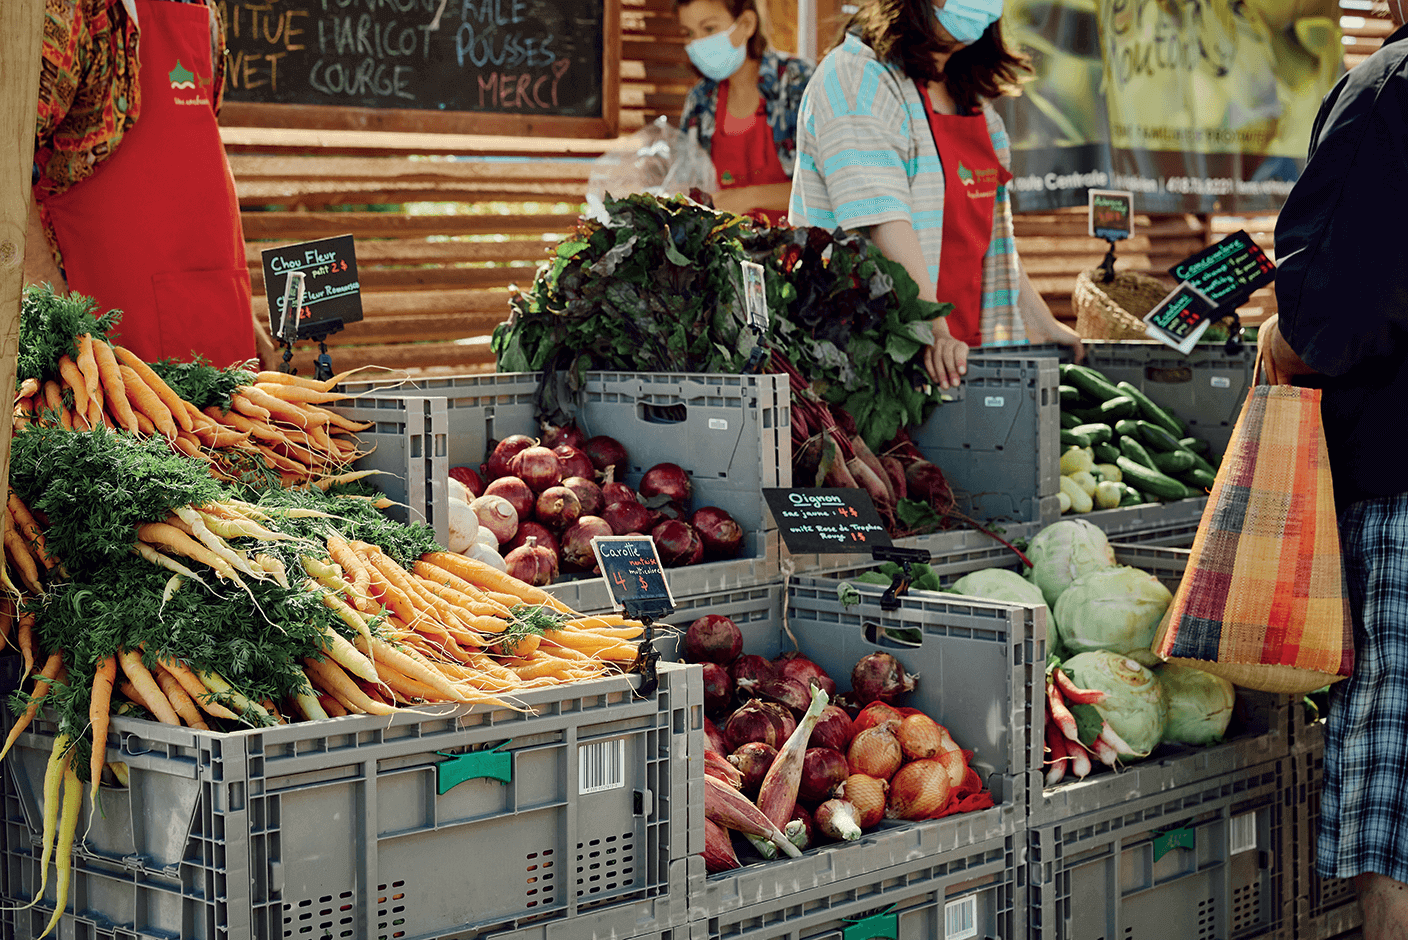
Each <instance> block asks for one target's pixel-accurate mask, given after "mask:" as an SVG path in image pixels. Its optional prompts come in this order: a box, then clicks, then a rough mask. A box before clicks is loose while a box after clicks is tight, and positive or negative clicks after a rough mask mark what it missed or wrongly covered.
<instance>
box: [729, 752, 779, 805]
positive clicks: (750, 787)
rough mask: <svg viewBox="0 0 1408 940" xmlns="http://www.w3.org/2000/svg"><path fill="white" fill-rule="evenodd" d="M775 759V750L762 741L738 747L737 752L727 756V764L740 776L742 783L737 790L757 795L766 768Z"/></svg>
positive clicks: (766, 772) (765, 773)
mask: <svg viewBox="0 0 1408 940" xmlns="http://www.w3.org/2000/svg"><path fill="white" fill-rule="evenodd" d="M776 757H777V748H775V747H773V746H772V745H771V744H765V743H763V742H762V741H749V742H748V743H747V744H743V745H740V746H739V748H738V750H736V751H734V752H733V753H732V754H730V755H729V756H728V762H729V763H730V764H732V765H733V767H734V768H735V769H736V770H737V771H738V773H739V774H740V775H741V776H742V778H743V782H742V783H741V784H739V786H738V789H740V790H742V791H743V792H744V793H757V792H758V787H760V786H762V783H763V778H764V777H766V776H767V774H768V768H769V767H771V766H772V762H773V760H774V759H776Z"/></svg>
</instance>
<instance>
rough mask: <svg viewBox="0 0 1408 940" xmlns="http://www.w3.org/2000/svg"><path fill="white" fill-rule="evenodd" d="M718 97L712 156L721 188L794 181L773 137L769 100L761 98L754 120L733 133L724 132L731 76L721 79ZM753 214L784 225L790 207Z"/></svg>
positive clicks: (757, 210)
mask: <svg viewBox="0 0 1408 940" xmlns="http://www.w3.org/2000/svg"><path fill="white" fill-rule="evenodd" d="M718 101H719V107H718V111H717V113H716V114H715V115H714V138H713V141H712V143H711V144H710V145H709V156H710V157H711V158H712V159H713V161H714V171H715V172H716V173H717V174H718V177H719V188H720V189H736V188H738V187H740V186H766V185H767V184H769V183H791V182H792V177H790V176H788V175H787V174H786V173H785V172H783V169H782V164H781V163H780V162H779V161H778V159H777V144H775V143H774V142H773V139H772V128H771V127H770V126H769V125H768V117H767V107H766V104H765V102H763V101H759V102H758V110H757V112H756V113H755V114H754V115H753V120H752V123H750V124H749V125H748V127H747V128H746V129H745V130H744V131H743V132H742V133H741V134H737V135H733V134H726V133H725V132H724V127H725V125H726V123H727V122H728V114H727V111H728V79H724V80H723V81H721V82H719V98H718ZM751 214H753V215H758V216H761V217H762V218H764V219H766V220H767V221H768V223H769V224H770V225H782V224H784V223H786V222H787V210H786V209H758V208H755V209H753V210H752V213H751Z"/></svg>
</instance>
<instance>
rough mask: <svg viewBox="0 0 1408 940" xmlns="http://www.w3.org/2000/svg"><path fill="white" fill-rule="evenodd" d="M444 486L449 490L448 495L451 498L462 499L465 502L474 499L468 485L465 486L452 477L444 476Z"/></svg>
mask: <svg viewBox="0 0 1408 940" xmlns="http://www.w3.org/2000/svg"><path fill="white" fill-rule="evenodd" d="M446 487H447V489H448V490H449V491H450V497H451V498H452V499H462V500H464V501H465V502H467V503H470V502H473V501H474V494H473V493H472V492H470V490H469V487H467V486H465V485H464V484H463V483H461V482H460V481H459V480H456V479H455V478H454V477H447V478H446Z"/></svg>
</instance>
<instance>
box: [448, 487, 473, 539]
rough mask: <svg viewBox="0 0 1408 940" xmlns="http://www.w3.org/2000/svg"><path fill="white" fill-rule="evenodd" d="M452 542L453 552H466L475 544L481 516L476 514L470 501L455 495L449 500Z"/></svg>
mask: <svg viewBox="0 0 1408 940" xmlns="http://www.w3.org/2000/svg"><path fill="white" fill-rule="evenodd" d="M449 504H450V511H449V534H450V544H449V545H448V546H446V547H447V548H449V549H450V551H452V552H461V553H462V552H465V551H467V550H468V549H469V547H470V546H471V545H473V544H474V536H475V534H476V533H477V532H478V531H479V517H478V516H476V515H475V514H474V510H473V509H471V508H470V506H469V503H467V502H465V501H464V500H462V499H458V498H456V497H454V496H451V497H450V500H449Z"/></svg>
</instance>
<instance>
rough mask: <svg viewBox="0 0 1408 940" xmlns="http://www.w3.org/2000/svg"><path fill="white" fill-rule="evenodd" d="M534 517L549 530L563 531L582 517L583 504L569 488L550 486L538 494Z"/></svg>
mask: <svg viewBox="0 0 1408 940" xmlns="http://www.w3.org/2000/svg"><path fill="white" fill-rule="evenodd" d="M533 515H534V517H535V518H537V520H538V521H539V522H541V523H542V524H543V525H545V526H547V527H548V528H549V529H557V530H558V531H562V530H563V529H566V528H568V527H569V526H571V525H572V523H574V522H576V521H577V520H578V519H580V518H581V517H582V504H581V502H579V501H578V499H577V494H576V493H574V492H572V491H571V490H569V489H568V488H567V487H565V486H550V487H548V488H547V489H545V490H543V491H542V492H541V493H540V494H538V501H537V503H535V504H534V506H533Z"/></svg>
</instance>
